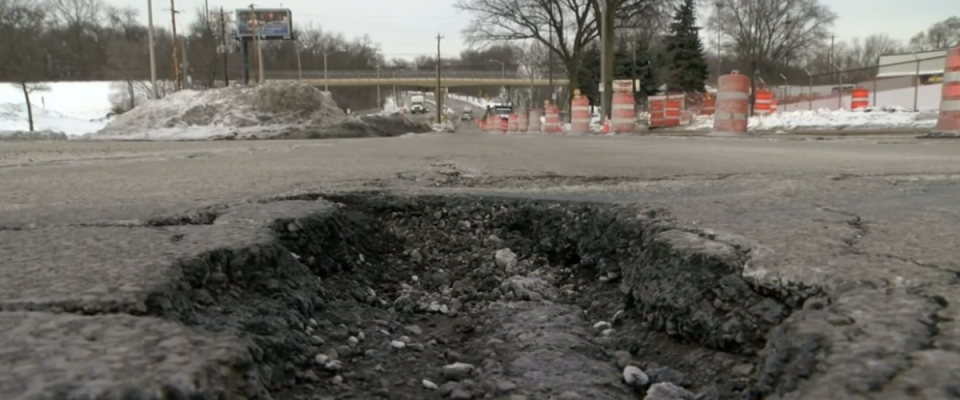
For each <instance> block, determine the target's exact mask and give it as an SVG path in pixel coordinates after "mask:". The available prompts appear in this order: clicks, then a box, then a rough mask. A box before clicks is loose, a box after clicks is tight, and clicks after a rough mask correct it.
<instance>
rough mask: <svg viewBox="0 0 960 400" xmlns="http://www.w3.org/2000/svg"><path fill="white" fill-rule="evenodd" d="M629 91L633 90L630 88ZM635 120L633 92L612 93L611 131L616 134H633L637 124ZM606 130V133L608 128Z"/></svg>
mask: <svg viewBox="0 0 960 400" xmlns="http://www.w3.org/2000/svg"><path fill="white" fill-rule="evenodd" d="M630 90H633V88H632V87H631V88H630ZM636 118H637V110H636V101H635V100H634V97H633V92H614V93H613V115H612V116H611V118H610V125H611V127H612V128H613V131H614V132H616V133H630V132H633V131H634V128H635V127H636V124H637V123H636ZM605 127H606V126H605ZM607 129H608V131H607V132H609V128H607ZM607 132H604V133H607Z"/></svg>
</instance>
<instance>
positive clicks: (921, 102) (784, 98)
mask: <svg viewBox="0 0 960 400" xmlns="http://www.w3.org/2000/svg"><path fill="white" fill-rule="evenodd" d="M945 59H946V57H945V56H936V57H927V58H918V57H915V59H914V60H909V61H905V62H898V63H889V64H884V65H879V64H878V65H877V66H875V67H867V68H858V69H850V70H838V71H835V72H831V73H823V74H807V76H806V78H805V79H804V78H798V77H792V79H787V78H791V77H783V76H781V78H782V79H780V80H778V81H770V80H769V79H768V80H767V81H765V82H763V86H764V87H766V88H767V89H769V90H771V91H772V92H773V93H774V96H775V97H776V99H777V102H778V110H779V111H798V110H819V109H830V110H838V109H850V101H851V94H852V92H853V89H854V88H857V87H862V88H865V89H867V90H869V91H870V97H869V99H868V100H869V101H870V105H871V106H874V107H902V108H905V109H909V110H933V109H938V108H939V105H940V96H941V82H942V79H943V67H944V63H945Z"/></svg>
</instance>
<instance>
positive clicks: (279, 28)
mask: <svg viewBox="0 0 960 400" xmlns="http://www.w3.org/2000/svg"><path fill="white" fill-rule="evenodd" d="M236 21H237V31H236V37H237V38H238V39H244V40H249V39H252V38H253V37H254V35H256V34H257V33H258V32H259V36H260V39H262V40H293V39H294V37H293V18H292V14H291V13H290V9H288V8H262V9H254V10H250V9H239V10H237V11H236Z"/></svg>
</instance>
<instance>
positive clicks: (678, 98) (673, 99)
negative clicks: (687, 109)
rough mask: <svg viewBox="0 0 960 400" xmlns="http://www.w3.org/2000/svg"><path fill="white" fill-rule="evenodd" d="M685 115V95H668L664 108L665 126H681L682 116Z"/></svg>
mask: <svg viewBox="0 0 960 400" xmlns="http://www.w3.org/2000/svg"><path fill="white" fill-rule="evenodd" d="M682 113H683V95H682V94H681V95H667V102H666V107H665V108H664V117H663V119H664V126H670V127H673V126H680V115H681V114H682Z"/></svg>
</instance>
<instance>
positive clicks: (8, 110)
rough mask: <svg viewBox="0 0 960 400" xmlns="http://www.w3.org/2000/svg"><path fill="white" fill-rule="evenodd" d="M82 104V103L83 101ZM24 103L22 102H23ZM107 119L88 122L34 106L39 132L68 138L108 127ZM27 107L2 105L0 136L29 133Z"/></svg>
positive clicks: (34, 118) (34, 117) (0, 108)
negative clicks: (52, 133) (56, 133)
mask: <svg viewBox="0 0 960 400" xmlns="http://www.w3.org/2000/svg"><path fill="white" fill-rule="evenodd" d="M81 102H82V101H81ZM21 103H22V101H21ZM106 123H107V122H106V118H102V116H101V119H98V120H86V119H80V118H74V117H70V116H68V115H64V114H61V113H60V112H57V111H54V110H51V109H49V108H44V107H41V106H40V105H38V104H34V105H33V126H34V129H35V130H37V131H48V132H50V131H52V132H59V133H62V134H64V135H67V136H80V135H83V134H86V133H90V132H96V131H97V130H99V129H102V128H103V126H104V125H106ZM29 129H30V123H29V121H28V119H27V107H26V106H25V105H23V104H11V103H0V135H9V134H12V132H20V131H28V130H29Z"/></svg>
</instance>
